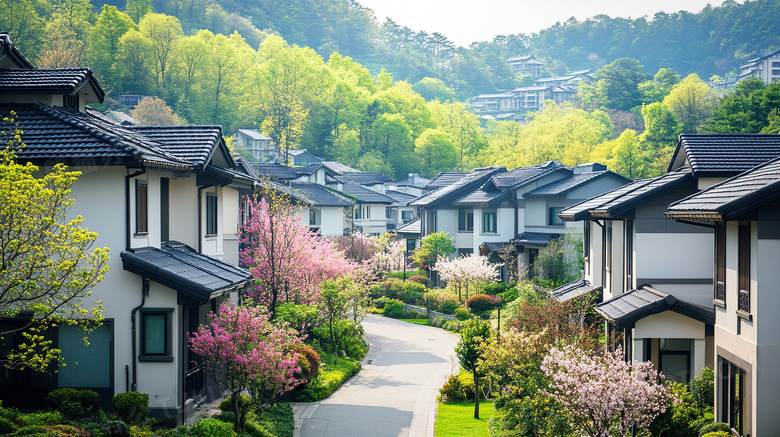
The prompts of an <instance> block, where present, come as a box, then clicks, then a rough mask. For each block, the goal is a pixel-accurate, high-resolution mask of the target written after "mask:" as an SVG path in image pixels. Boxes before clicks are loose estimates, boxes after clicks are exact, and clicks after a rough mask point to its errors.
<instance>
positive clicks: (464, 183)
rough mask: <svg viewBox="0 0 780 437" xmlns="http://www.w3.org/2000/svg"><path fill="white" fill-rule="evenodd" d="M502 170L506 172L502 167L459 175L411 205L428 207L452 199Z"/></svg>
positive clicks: (486, 168)
mask: <svg viewBox="0 0 780 437" xmlns="http://www.w3.org/2000/svg"><path fill="white" fill-rule="evenodd" d="M503 172H506V169H504V167H485V168H478V169H475V170H474V171H473V172H471V173H469V174H467V175H465V176H463V177H461V178H460V179H459V180H458V181H457V182H454V183H452V184H449V185H447V186H443V187H441V188H439V189H436V190H434V191H431V192H429V193H426V194H423V195H422V196H420V197H418V198H417V199H415V200H414V201H413V202H411V205H416V206H429V207H430V206H433V205H435V204H438V203H443V202H448V201H454V200H456V199H458V198H460V197H463V196H464V195H466V194H468V193H470V192H472V191H473V190H476V189H477V188H479V187H481V186H482V185H483V184H484V183H485V182H486V181H487V180H489V179H490V177H491V176H493V175H496V174H498V173H503ZM434 180H435V179H434ZM429 185H430V184H429Z"/></svg>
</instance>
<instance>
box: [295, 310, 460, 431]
mask: <svg viewBox="0 0 780 437" xmlns="http://www.w3.org/2000/svg"><path fill="white" fill-rule="evenodd" d="M363 328H364V329H365V333H366V339H367V340H368V342H369V346H370V349H369V352H368V355H367V356H366V358H365V359H364V360H363V369H362V370H361V371H360V373H358V374H357V375H355V376H354V377H353V378H352V379H350V380H349V381H348V382H347V383H346V384H344V385H343V386H342V387H341V388H340V389H339V390H337V391H336V392H335V393H334V394H333V395H331V396H330V397H329V398H327V399H325V400H323V401H320V402H312V403H296V404H294V405H293V409H294V410H295V419H296V420H295V436H296V437H297V436H300V437H351V436H372V437H373V436H377V437H385V436H387V437H397V436H413V437H420V436H433V424H434V420H435V417H436V396H437V395H438V393H439V391H438V389H439V388H441V386H442V384H444V382H445V381H446V379H447V377H448V376H449V375H450V373H451V372H457V370H458V362H457V357H456V356H455V351H454V349H455V345H456V344H457V342H458V337H457V336H456V335H454V334H452V333H449V332H447V331H444V330H443V329H438V328H433V327H431V326H424V325H413V324H411V323H405V322H401V321H398V320H395V319H390V318H386V317H381V316H376V315H369V316H368V317H366V319H365V320H364V321H363Z"/></svg>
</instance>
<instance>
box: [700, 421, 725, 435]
mask: <svg viewBox="0 0 780 437" xmlns="http://www.w3.org/2000/svg"><path fill="white" fill-rule="evenodd" d="M719 432H726V433H729V435H731V427H729V425H728V424H727V423H723V422H715V423H710V424H709V425H705V426H703V427H701V429H700V430H699V436H701V437H704V436H705V435H707V434H711V433H719ZM709 437H712V436H709Z"/></svg>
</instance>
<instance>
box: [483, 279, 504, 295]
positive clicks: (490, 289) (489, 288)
mask: <svg viewBox="0 0 780 437" xmlns="http://www.w3.org/2000/svg"><path fill="white" fill-rule="evenodd" d="M509 288H510V287H509V284H506V283H504V282H496V283H494V284H488V285H486V286H485V288H484V293H485V294H490V295H497V294H498V293H503V292H505V291H507V290H508V289H509Z"/></svg>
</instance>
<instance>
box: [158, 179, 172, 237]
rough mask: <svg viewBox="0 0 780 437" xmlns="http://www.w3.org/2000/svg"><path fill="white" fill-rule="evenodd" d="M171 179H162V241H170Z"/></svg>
mask: <svg viewBox="0 0 780 437" xmlns="http://www.w3.org/2000/svg"><path fill="white" fill-rule="evenodd" d="M169 204H170V179H168V178H160V241H168V240H170V205H169Z"/></svg>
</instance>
